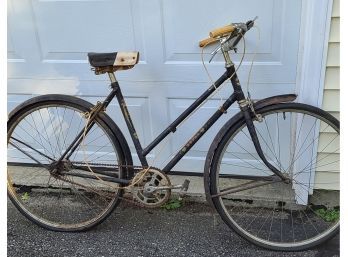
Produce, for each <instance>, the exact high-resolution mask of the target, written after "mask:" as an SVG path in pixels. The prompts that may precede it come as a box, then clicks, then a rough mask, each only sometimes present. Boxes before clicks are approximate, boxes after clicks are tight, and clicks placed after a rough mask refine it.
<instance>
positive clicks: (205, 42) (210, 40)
mask: <svg viewBox="0 0 348 257" xmlns="http://www.w3.org/2000/svg"><path fill="white" fill-rule="evenodd" d="M216 41H218V39H216V38H211V37H209V38H206V39H203V40H201V41H199V47H204V46H207V45H210V44H212V43H215V42H216Z"/></svg>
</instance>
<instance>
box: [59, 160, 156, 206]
mask: <svg viewBox="0 0 348 257" xmlns="http://www.w3.org/2000/svg"><path fill="white" fill-rule="evenodd" d="M71 163H72V164H86V163H85V162H71ZM88 164H89V165H93V166H106V167H114V168H119V167H125V168H133V169H134V170H136V171H138V172H140V171H141V170H144V169H147V168H148V167H143V166H137V165H124V164H123V165H117V164H109V163H93V162H88ZM151 168H152V169H157V170H160V169H158V168H156V167H151ZM134 176H135V175H134ZM60 179H62V180H64V181H67V182H70V183H72V184H76V185H79V186H81V187H84V188H86V187H85V186H83V185H80V184H78V183H76V182H73V181H69V180H66V179H63V178H60ZM92 191H93V190H92ZM125 193H126V194H127V193H128V194H129V195H132V193H131V192H125ZM119 198H120V199H122V200H124V201H126V202H129V203H132V204H134V205H136V206H138V207H142V208H151V207H149V206H146V205H144V204H142V203H140V202H139V201H136V200H135V199H134V197H132V198H129V197H124V196H119Z"/></svg>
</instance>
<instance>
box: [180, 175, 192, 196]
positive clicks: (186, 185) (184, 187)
mask: <svg viewBox="0 0 348 257" xmlns="http://www.w3.org/2000/svg"><path fill="white" fill-rule="evenodd" d="M189 185H190V180H188V179H185V181H184V183H182V185H181V190H180V192H179V198H182V197H183V196H184V195H185V194H186V192H187V190H188V188H189Z"/></svg>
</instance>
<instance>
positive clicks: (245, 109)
mask: <svg viewBox="0 0 348 257" xmlns="http://www.w3.org/2000/svg"><path fill="white" fill-rule="evenodd" d="M227 79H230V80H231V83H232V87H233V93H232V94H231V95H230V96H229V97H228V99H227V100H226V101H225V102H224V103H223V104H222V105H221V106H220V107H219V108H218V110H217V111H216V112H215V113H214V114H213V115H212V116H211V117H210V118H209V119H208V121H206V122H205V123H204V125H203V126H202V127H201V128H200V129H199V130H198V131H197V132H196V133H195V134H194V135H193V136H192V138H191V139H190V140H188V141H187V142H186V144H185V145H184V146H183V147H182V148H181V149H180V150H179V151H178V152H177V154H176V155H175V156H174V157H173V158H172V159H171V160H170V161H169V162H168V164H167V165H166V166H165V167H164V168H163V169H162V171H163V172H165V173H168V172H170V171H171V169H172V168H173V167H174V166H175V165H176V164H177V163H178V162H179V161H180V160H181V159H182V157H183V156H184V155H185V154H186V153H187V152H188V151H189V150H190V149H191V148H192V146H194V145H195V144H196V143H197V141H198V140H199V139H200V138H201V137H202V136H203V135H204V134H205V133H206V132H207V131H208V130H209V129H210V128H211V126H212V125H213V124H214V123H215V122H216V121H217V120H218V119H219V118H220V117H221V116H222V115H223V114H224V113H226V112H227V110H228V108H229V107H230V106H231V105H232V104H233V103H235V102H236V101H238V102H239V104H240V108H241V111H242V113H243V115H244V118H245V120H246V124H247V127H248V130H249V133H250V135H251V138H252V141H253V143H254V146H255V149H256V151H257V153H258V155H259V156H260V158H261V159H262V161H263V162H264V163H265V165H266V166H267V167H268V168H269V169H270V170H271V171H272V172H273V173H274V174H276V175H277V176H278V177H280V178H282V179H283V180H285V179H286V178H284V176H283V175H282V174H281V172H280V171H279V170H278V169H276V168H275V167H274V166H273V165H272V164H270V163H269V162H268V161H267V159H266V157H265V156H264V154H263V151H262V149H261V146H260V143H259V140H258V137H257V134H256V131H255V127H254V125H253V122H252V118H253V117H252V116H251V113H250V107H249V105H242V104H241V103H243V102H246V99H245V96H244V93H243V91H242V87H241V85H240V82H239V79H238V76H237V74H236V71H235V67H234V65H232V66H229V67H226V72H225V73H224V74H223V75H222V76H221V77H220V78H219V79H218V80H217V81H216V82H215V83H214V84H213V85H211V86H210V87H209V88H208V89H207V90H206V91H205V92H204V93H203V94H202V95H201V96H200V97H199V98H197V99H196V100H195V101H194V103H192V104H191V106H189V107H188V108H187V109H186V110H185V111H184V112H183V113H182V114H181V115H180V116H179V117H178V118H177V119H176V120H175V121H173V122H172V123H171V124H170V125H169V126H168V127H167V128H166V129H165V130H164V131H163V132H162V133H161V134H160V135H158V136H157V137H156V138H155V139H154V140H153V141H152V142H151V143H150V144H149V145H148V146H147V147H145V148H143V147H142V146H141V143H140V140H139V138H138V135H137V132H136V129H135V127H134V124H133V122H132V119H131V117H130V114H129V111H128V108H127V104H126V102H125V99H124V97H123V94H122V92H121V88H120V86H119V84H118V82H117V81H114V82H112V83H111V88H112V91H111V93H110V94H109V95H108V96H107V98H106V99H105V100H104V102H102V103H98V104H97V105H96V106H95V107H94V111H93V110H91V118H90V122H89V123H88V124H87V128H86V131H87V132H88V131H89V130H90V129H91V127H92V126H93V124H94V121H93V120H94V117H95V116H96V115H97V114H98V112H99V111H100V110H103V109H105V108H106V107H107V106H108V105H109V103H110V102H111V100H112V99H113V98H114V97H116V98H117V100H118V103H119V105H120V108H121V112H122V114H123V117H124V119H125V121H126V124H127V127H128V130H129V133H130V135H131V137H132V140H133V143H134V146H135V149H136V152H137V155H138V157H139V160H140V162H141V165H142V166H143V167H148V166H149V165H148V162H147V159H146V156H147V154H149V153H150V151H151V150H152V149H154V148H155V147H156V146H157V145H158V144H159V143H160V142H162V140H163V139H164V138H166V137H167V136H168V135H169V134H170V133H174V132H175V131H176V128H177V127H178V125H179V124H180V123H181V122H183V121H184V120H185V119H186V118H187V117H188V116H189V115H190V114H191V113H192V112H194V111H195V110H196V109H197V108H198V107H199V106H200V105H201V104H202V103H203V102H204V101H205V100H206V99H207V98H208V97H209V96H210V95H211V94H212V93H213V92H215V91H216V90H217V89H218V88H219V87H220V86H221V85H222V84H223V83H224V82H225V81H226V80H227ZM83 133H84V130H82V131H81V132H80V133H79V134H78V135H77V136H76V138H75V140H73V142H72V143H71V144H70V146H69V147H68V148H67V149H66V151H65V152H64V154H63V155H62V156H61V158H60V159H59V160H58V162H59V161H62V160H63V159H64V158H66V159H68V158H69V157H70V156H71V155H72V153H73V152H74V151H75V150H76V148H77V147H78V145H79V143H81V141H82V138H83ZM105 175H107V173H105ZM110 179H111V180H110V181H114V182H117V183H121V184H126V182H127V181H126V180H124V179H120V178H115V177H114V176H113V178H110Z"/></svg>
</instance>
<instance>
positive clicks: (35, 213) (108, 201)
mask: <svg viewBox="0 0 348 257" xmlns="http://www.w3.org/2000/svg"><path fill="white" fill-rule="evenodd" d="M91 106H92V105H91V104H90V103H88V102H86V101H84V100H82V99H79V98H75V97H72V96H64V95H45V96H39V97H36V98H33V99H30V100H29V101H28V102H25V103H23V104H22V105H21V106H19V107H18V108H16V109H15V110H14V111H13V112H12V113H11V114H10V118H9V121H8V136H7V140H8V171H7V177H8V196H9V198H10V200H11V201H12V203H13V204H14V205H15V206H16V208H17V209H18V210H19V211H20V212H21V213H22V214H23V215H24V216H25V217H26V218H28V219H29V220H31V221H32V222H34V223H35V224H37V225H39V226H41V227H44V228H46V229H49V230H54V231H64V232H76V231H84V230H88V229H90V228H92V227H94V226H96V225H98V224H100V223H101V222H102V221H104V220H105V219H106V218H107V217H108V216H109V215H110V214H111V213H112V211H113V210H114V209H115V207H116V206H117V205H118V204H119V202H120V196H121V195H122V190H121V189H118V188H117V187H116V186H117V184H116V183H115V184H113V183H111V182H105V181H100V180H98V179H97V178H96V177H95V176H94V178H91V174H90V172H88V170H86V166H85V162H86V161H87V162H92V161H93V160H92V157H93V159H94V160H98V158H99V160H98V161H94V162H93V163H95V164H93V165H94V166H93V168H94V169H96V168H101V169H108V171H111V172H113V174H115V175H116V174H117V176H118V177H119V178H125V175H126V170H124V169H123V168H119V166H118V168H117V166H115V165H123V164H127V162H126V160H125V156H126V155H127V153H125V152H124V147H125V146H121V145H120V141H121V142H123V144H124V141H125V140H124V138H123V137H122V136H121V137H120V138H118V137H117V136H116V134H115V132H118V131H112V130H111V128H114V126H115V125H113V124H110V122H109V121H108V120H107V119H106V118H105V117H101V115H98V116H97V117H96V119H95V124H94V125H93V127H92V129H91V130H90V131H89V132H88V133H87V134H86V137H85V139H84V141H83V142H84V145H83V146H82V147H83V148H84V150H82V147H81V146H79V147H78V148H77V150H76V152H75V153H74V154H73V155H72V156H71V160H70V163H69V162H66V163H67V164H71V167H68V168H66V169H67V170H64V171H67V172H66V173H67V174H65V175H60V177H59V176H56V177H54V176H52V173H51V172H49V171H48V169H49V165H50V164H52V163H53V162H54V161H56V159H58V158H59V157H58V156H59V154H61V153H62V152H64V150H65V148H66V147H67V146H68V145H69V142H70V141H72V140H73V138H74V136H76V135H77V133H78V132H79V131H81V130H82V129H83V127H84V125H85V122H86V117H85V115H84V113H85V112H87V111H89V110H90V108H91ZM103 115H104V116H105V114H103ZM77 124H79V125H78V126H76V125H77ZM65 132H67V133H65ZM53 143H54V144H53ZM80 147H81V148H80ZM122 147H123V148H122ZM23 151H24V152H26V154H25V153H24V152H23ZM39 152H40V154H39ZM28 153H29V154H30V156H29V155H28ZM43 154H44V155H43ZM103 154H104V156H103ZM101 156H103V157H102V159H103V161H102V160H101ZM32 157H33V158H32ZM39 158H40V159H39ZM30 159H31V160H30ZM33 159H35V160H39V162H40V163H41V164H38V163H37V162H36V163H35V161H34V160H33ZM98 163H100V167H99V166H95V165H96V164H98ZM109 166H110V167H109ZM23 172H26V173H23ZM69 172H72V173H75V174H78V175H79V176H75V175H69V174H68V173H69ZM23 174H25V175H23ZM30 174H32V176H31V177H30V178H29V177H28V176H29V175H30ZM81 174H82V175H88V176H89V177H88V178H87V177H81V176H82V175H81ZM94 175H95V174H94ZM99 177H100V176H99ZM51 180H52V181H51ZM39 209H41V211H39Z"/></svg>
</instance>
